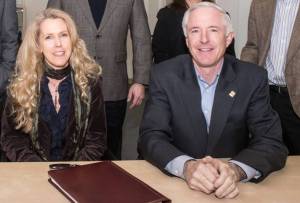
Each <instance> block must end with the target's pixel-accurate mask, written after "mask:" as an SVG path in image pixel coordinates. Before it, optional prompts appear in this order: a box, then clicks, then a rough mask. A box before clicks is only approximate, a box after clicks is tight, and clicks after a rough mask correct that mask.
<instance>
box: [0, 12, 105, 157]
mask: <svg viewBox="0 0 300 203" xmlns="http://www.w3.org/2000/svg"><path fill="white" fill-rule="evenodd" d="M100 73H101V68H100V67H99V66H98V65H97V64H96V63H95V62H94V60H92V59H91V58H90V57H89V56H88V54H87V50H86V48H85V44H84V42H83V41H82V40H81V39H79V37H78V33H77V31H76V27H75V24H74V22H73V20H72V19H71V18H70V16H69V15H67V14H66V13H64V12H63V11H59V10H55V9H47V10H45V11H43V12H42V13H41V14H40V15H38V16H37V17H36V18H35V20H34V22H33V24H32V25H31V26H30V27H29V28H28V29H27V31H26V34H25V37H24V40H23V43H22V44H21V47H20V50H19V53H18V56H17V62H16V73H15V74H14V76H13V78H12V80H11V83H10V85H9V87H8V100H7V102H6V106H5V109H4V114H3V116H2V134H1V144H2V148H3V150H4V151H5V152H6V155H7V157H8V159H9V160H11V161H62V160H100V159H101V157H102V155H103V152H104V150H105V149H106V126H105V114H104V105H103V97H102V92H101V80H100V77H99V76H100Z"/></svg>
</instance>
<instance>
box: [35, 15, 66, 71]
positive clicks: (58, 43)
mask: <svg viewBox="0 0 300 203" xmlns="http://www.w3.org/2000/svg"><path fill="white" fill-rule="evenodd" d="M39 48H40V51H41V52H42V53H43V55H44V57H45V61H46V62H47V63H48V64H49V65H50V66H51V67H53V68H54V69H63V68H65V67H67V66H68V65H69V59H70V57H71V53H72V43H71V38H70V33H69V31H68V29H67V25H66V23H65V22H64V21H63V20H62V19H59V18H57V19H46V20H44V21H43V22H42V23H41V25H40V36H39Z"/></svg>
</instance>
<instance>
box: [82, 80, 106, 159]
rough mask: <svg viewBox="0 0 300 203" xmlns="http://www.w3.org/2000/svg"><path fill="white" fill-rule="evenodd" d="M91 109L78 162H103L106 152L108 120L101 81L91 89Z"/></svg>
mask: <svg viewBox="0 0 300 203" xmlns="http://www.w3.org/2000/svg"><path fill="white" fill-rule="evenodd" d="M91 96H92V100H91V109H90V116H89V120H88V126H87V132H86V137H85V141H84V146H83V148H82V149H81V150H80V151H79V156H78V160H82V161H87V160H90V161H96V160H101V158H102V156H103V154H104V151H105V150H106V147H107V145H106V118H105V110H104V101H103V95H102V91H101V79H97V81H96V82H95V83H94V84H93V85H92V88H91Z"/></svg>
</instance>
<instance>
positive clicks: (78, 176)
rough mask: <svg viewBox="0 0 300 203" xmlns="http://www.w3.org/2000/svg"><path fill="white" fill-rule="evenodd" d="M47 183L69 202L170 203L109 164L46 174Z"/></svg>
mask: <svg viewBox="0 0 300 203" xmlns="http://www.w3.org/2000/svg"><path fill="white" fill-rule="evenodd" d="M48 175H49V182H50V183H51V184H52V185H54V186H55V187H56V188H57V189H58V190H59V191H60V192H62V193H63V194H64V195H65V196H66V197H67V198H68V199H69V200H70V201H71V202H79V203H94V202H95V203H96V202H97V203H101V202H103V203H144V202H148V203H150V202H151V203H156V202H163V203H169V202H171V200H170V199H168V198H167V197H165V196H164V195H162V194H161V193H159V192H157V191H156V190H154V189H153V188H151V187H150V186H149V185H147V184H146V183H144V182H142V181H141V180H139V179H138V178H136V177H134V176H133V175H131V174H129V173H128V172H126V171H125V170H124V169H122V168H121V167H119V166H118V165H116V164H114V163H113V162H111V161H103V162H97V163H92V164H87V165H80V166H75V167H70V168H65V169H58V170H50V171H48Z"/></svg>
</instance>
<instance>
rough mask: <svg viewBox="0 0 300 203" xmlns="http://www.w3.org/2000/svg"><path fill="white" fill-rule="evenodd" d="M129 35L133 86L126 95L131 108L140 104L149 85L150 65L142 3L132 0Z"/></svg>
mask: <svg viewBox="0 0 300 203" xmlns="http://www.w3.org/2000/svg"><path fill="white" fill-rule="evenodd" d="M129 27H130V34H131V39H132V50H133V61H132V64H133V85H132V86H131V87H130V90H129V93H128V100H129V101H132V105H131V107H134V106H137V105H139V104H141V102H142V100H143V99H144V94H145V90H144V87H143V85H147V84H148V83H149V71H150V67H151V64H152V51H151V35H150V29H149V26H148V20H147V14H146V10H145V5H144V1H140V0H134V1H133V5H132V10H131V16H130V22H129Z"/></svg>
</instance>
